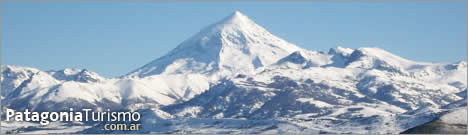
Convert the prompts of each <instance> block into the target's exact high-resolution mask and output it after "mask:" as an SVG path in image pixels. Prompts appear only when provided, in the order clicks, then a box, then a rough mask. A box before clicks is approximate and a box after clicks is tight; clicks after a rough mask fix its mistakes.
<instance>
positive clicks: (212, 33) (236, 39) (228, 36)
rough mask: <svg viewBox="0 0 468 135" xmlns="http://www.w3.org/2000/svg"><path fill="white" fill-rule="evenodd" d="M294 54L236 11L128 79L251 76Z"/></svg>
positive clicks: (135, 72)
mask: <svg viewBox="0 0 468 135" xmlns="http://www.w3.org/2000/svg"><path fill="white" fill-rule="evenodd" d="M298 50H302V49H301V48H299V47H297V46H296V45H293V44H291V43H288V42H286V41H285V40H282V39H280V38H278V37H276V36H275V35H273V34H271V33H270V32H268V31H267V30H265V29H264V28H263V27H261V26H259V25H258V24H256V23H255V22H254V21H252V20H250V19H249V17H247V16H245V15H243V14H242V13H240V12H239V11H236V12H234V13H232V14H231V15H230V16H228V17H226V18H224V19H222V20H221V21H219V22H217V23H215V24H212V25H210V26H208V27H206V28H204V29H202V30H201V31H200V32H199V33H197V34H195V35H194V36H192V37H191V38H190V39H188V40H185V41H184V42H182V43H181V44H180V45H178V46H177V47H176V48H175V49H173V50H172V51H170V52H169V53H168V54H167V55H165V56H163V57H160V58H158V59H156V60H154V61H152V62H150V63H148V64H146V65H145V66H143V67H141V68H139V69H137V70H135V71H133V72H132V73H130V74H129V75H128V76H131V77H135V76H137V77H145V76H151V75H158V74H186V73H203V74H211V73H215V72H218V71H221V72H223V73H226V74H231V73H251V72H253V71H254V70H255V69H256V68H259V67H263V66H268V65H271V64H273V63H275V62H276V61H278V60H279V59H281V58H283V57H285V56H287V55H289V54H291V53H292V52H295V51H298Z"/></svg>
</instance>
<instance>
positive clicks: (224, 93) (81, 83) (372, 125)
mask: <svg viewBox="0 0 468 135" xmlns="http://www.w3.org/2000/svg"><path fill="white" fill-rule="evenodd" d="M1 69H2V76H1V77H2V78H1V81H2V91H1V92H2V110H4V109H5V108H9V109H14V110H24V109H26V108H29V109H31V110H32V111H63V110H65V111H68V107H72V108H74V109H80V108H91V109H95V110H103V109H112V110H131V111H139V112H142V113H143V114H145V115H143V116H142V121H141V122H142V123H145V124H143V128H142V130H141V131H139V132H137V133H148V132H149V133H213V132H215V133H400V132H402V131H404V130H406V129H409V128H412V127H415V126H417V125H420V124H423V123H425V122H428V121H431V120H433V119H435V118H436V117H437V116H438V115H439V114H441V113H442V112H446V111H450V110H455V109H457V108H460V107H466V104H462V103H461V101H463V100H466V89H467V76H466V75H467V64H466V62H457V63H452V64H450V63H425V62H415V61H411V60H408V59H405V58H402V57H399V56H397V55H394V54H392V53H390V52H387V51H385V50H383V49H379V48H356V49H351V48H344V47H341V46H338V47H335V48H330V49H329V51H328V52H321V51H311V50H306V49H302V48H299V47H297V46H296V45H294V44H291V43H289V42H287V41H284V40H282V39H280V38H279V37H276V36H274V35H273V34H271V33H269V32H268V31H267V30H265V29H264V28H263V27H261V26H259V25H257V24H255V22H254V21H252V20H250V19H249V18H248V17H247V16H245V15H243V14H242V13H240V12H234V13H233V14H232V15H230V16H228V17H226V18H224V19H222V20H221V21H219V22H217V23H215V24H212V25H210V26H208V27H206V28H204V29H202V30H201V31H200V32H199V33H197V34H195V35H194V36H192V37H191V38H189V39H187V40H185V41H184V42H182V43H181V44H179V45H178V46H177V47H176V48H175V49H173V50H172V51H170V52H169V53H168V54H167V55H164V56H162V57H160V58H157V59H155V60H154V61H152V62H150V63H148V64H146V65H144V66H142V67H141V68H138V69H136V70H134V71H133V72H130V73H129V74H127V75H126V76H123V77H120V78H104V77H101V76H99V75H98V74H97V73H94V72H91V71H87V70H82V69H64V70H53V71H40V70H38V69H35V68H27V67H18V66H9V65H2V66H1ZM3 117H4V116H3ZM154 120H157V121H154ZM181 121H182V122H181ZM200 123H203V124H205V125H208V126H206V127H199V124H200ZM5 124H6V126H7V127H9V128H8V129H10V127H11V130H9V131H15V130H16V129H21V127H17V126H16V125H15V123H14V122H13V123H8V122H6V123H5V122H4V121H2V124H1V125H2V126H4V125H5ZM22 124H24V123H22ZM19 125H21V124H19ZM153 125H157V126H156V127H163V128H155V127H154V126H153ZM243 125H249V126H247V127H245V126H243ZM81 126H83V127H86V128H85V129H83V130H81V131H78V133H93V132H94V133H95V132H99V131H101V129H102V127H100V124H96V125H87V124H82V125H81ZM87 126H88V127H87ZM89 126H90V127H91V128H89ZM181 128H183V129H184V130H181ZM39 129H41V127H39ZM260 129H261V130H260ZM43 130H46V131H47V129H43ZM2 132H3V131H2ZM106 133H107V132H106ZM112 133H125V132H119V131H115V132H112Z"/></svg>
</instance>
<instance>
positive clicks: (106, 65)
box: [0, 1, 467, 77]
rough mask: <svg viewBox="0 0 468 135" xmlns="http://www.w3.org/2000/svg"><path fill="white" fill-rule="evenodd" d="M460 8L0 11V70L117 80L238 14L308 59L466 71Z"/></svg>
mask: <svg viewBox="0 0 468 135" xmlns="http://www.w3.org/2000/svg"><path fill="white" fill-rule="evenodd" d="M466 5H467V3H466V2H465V1H459V2H312V1H311V2H5V1H2V2H1V8H0V9H1V62H2V63H1V64H8V65H19V66H28V67H35V68H39V69H41V70H51V69H63V68H86V69H88V70H91V71H94V72H97V73H99V74H101V75H103V76H105V77H115V76H120V75H124V74H126V73H128V72H130V71H132V70H134V69H136V68H138V67H140V66H143V65H144V64H146V63H148V62H150V61H152V60H154V59H156V58H158V57H160V56H162V55H164V54H166V53H167V52H169V51H170V50H171V49H173V48H175V47H176V46H177V45H178V44H179V43H181V42H182V41H184V40H185V39H187V38H189V37H190V36H192V35H194V34H196V33H197V32H198V31H199V30H200V29H201V28H203V27H205V26H208V25H210V24H212V23H215V22H217V21H219V20H220V19H222V18H224V17H225V16H228V15H230V14H231V13H232V12H233V11H236V10H238V11H240V12H242V13H244V14H245V15H247V16H249V18H251V19H253V20H254V21H255V22H257V23H258V24H259V25H261V26H263V27H265V28H266V29H267V30H269V31H270V32H271V33H273V34H275V35H277V36H278V37H280V38H283V39H285V40H287V41H289V42H291V43H294V44H296V45H298V46H300V47H302V48H306V49H309V50H318V51H327V50H328V49H329V48H331V47H336V46H338V45H339V46H343V47H349V48H359V47H379V48H382V49H385V50H387V51H390V52H391V53H394V54H396V55H399V56H402V57H404V58H407V59H410V60H414V61H424V62H457V61H461V60H463V61H466V59H467V58H466V55H467V52H466V51H467V46H466V45H467V40H466V37H467V35H466V33H467V27H466V26H467V18H466V16H467V14H466V13H467V12H466V11H467V7H466Z"/></svg>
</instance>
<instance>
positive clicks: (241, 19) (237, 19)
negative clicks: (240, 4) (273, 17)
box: [220, 11, 252, 24]
mask: <svg viewBox="0 0 468 135" xmlns="http://www.w3.org/2000/svg"><path fill="white" fill-rule="evenodd" d="M248 22H252V20H250V19H249V17H247V16H246V15H244V14H242V13H241V12H239V11H235V12H233V13H232V14H231V15H230V16H228V17H226V18H224V19H223V20H222V21H221V22H220V23H222V24H242V23H248Z"/></svg>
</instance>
